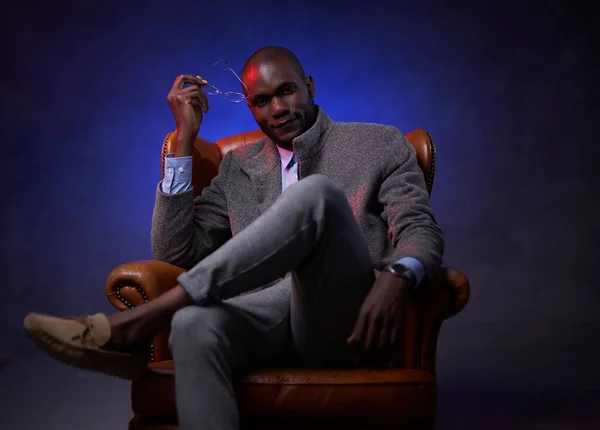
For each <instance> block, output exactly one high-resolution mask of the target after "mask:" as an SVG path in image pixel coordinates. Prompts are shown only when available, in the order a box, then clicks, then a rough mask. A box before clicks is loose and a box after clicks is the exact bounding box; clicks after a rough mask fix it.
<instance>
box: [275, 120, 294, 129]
mask: <svg viewBox="0 0 600 430" xmlns="http://www.w3.org/2000/svg"><path fill="white" fill-rule="evenodd" d="M294 121H296V118H290V119H288V120H285V121H280V122H278V123H276V124H272V125H271V128H274V129H278V128H283V127H286V126H288V125H290V124H292V123H293V122H294Z"/></svg>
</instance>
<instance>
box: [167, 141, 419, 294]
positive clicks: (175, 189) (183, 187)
mask: <svg viewBox="0 0 600 430" xmlns="http://www.w3.org/2000/svg"><path fill="white" fill-rule="evenodd" d="M277 149H278V151H279V156H280V157H281V191H282V192H283V191H285V189H286V188H287V187H289V186H290V185H292V184H294V183H296V182H298V163H297V162H296V155H295V154H294V153H293V152H292V151H289V150H287V149H284V148H280V147H279V146H278V147H277ZM173 155H174V154H167V157H166V159H165V178H164V179H163V181H162V183H161V188H162V191H163V193H166V194H175V193H180V192H183V191H187V190H189V189H190V188H191V187H192V157H191V156H189V157H177V158H175V157H174V156H173ZM398 263H400V264H403V265H404V266H406V267H408V268H409V269H410V270H412V272H413V273H414V274H415V278H416V280H417V285H419V284H420V283H421V281H422V280H423V278H424V277H425V266H423V263H421V262H420V261H419V260H417V259H416V258H414V257H402V258H400V259H399V260H398Z"/></svg>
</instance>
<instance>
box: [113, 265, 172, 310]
mask: <svg viewBox="0 0 600 430" xmlns="http://www.w3.org/2000/svg"><path fill="white" fill-rule="evenodd" d="M183 272H184V269H182V268H181V267H177V266H173V265H172V264H169V263H165V262H164V261H159V260H146V261H134V262H131V263H126V264H123V265H121V266H119V267H117V268H116V269H114V270H113V271H112V272H111V273H110V274H109V275H108V279H107V280H106V287H105V291H106V297H108V301H109V302H110V303H111V304H112V305H113V306H114V307H116V308H117V309H119V310H121V311H125V310H127V309H131V308H133V307H135V306H139V305H141V304H143V303H146V302H148V301H150V300H154V299H156V298H157V297H158V296H160V295H161V294H163V293H165V292H166V291H168V290H170V289H171V288H173V287H174V286H175V285H177V276H179V275H180V274H181V273H183Z"/></svg>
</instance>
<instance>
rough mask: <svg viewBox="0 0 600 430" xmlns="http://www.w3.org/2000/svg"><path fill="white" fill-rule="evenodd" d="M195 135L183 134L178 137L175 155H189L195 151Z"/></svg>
mask: <svg viewBox="0 0 600 430" xmlns="http://www.w3.org/2000/svg"><path fill="white" fill-rule="evenodd" d="M195 141H196V138H195V137H187V136H181V137H179V136H178V137H177V146H176V147H175V154H174V156H175V157H189V156H190V155H192V154H193V153H194V143H195Z"/></svg>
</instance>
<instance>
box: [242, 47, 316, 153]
mask: <svg viewBox="0 0 600 430" xmlns="http://www.w3.org/2000/svg"><path fill="white" fill-rule="evenodd" d="M242 79H243V80H244V83H245V84H246V86H247V96H248V107H249V108H250V111H251V112H252V115H253V116H254V119H255V120H256V123H257V124H258V126H259V127H260V128H261V129H262V131H263V133H265V134H266V135H267V136H268V137H270V138H271V139H272V140H273V141H274V142H275V143H280V144H284V145H285V144H287V145H286V146H289V144H290V143H291V142H292V139H294V138H295V137H297V136H299V135H301V134H302V133H304V132H305V131H306V130H308V129H309V128H310V127H311V126H312V124H313V123H314V120H315V115H316V113H315V107H314V104H313V101H312V98H313V97H314V85H313V81H312V78H311V77H309V76H308V77H306V80H305V78H304V77H303V76H300V74H299V73H298V72H297V71H296V70H295V69H294V68H293V67H292V65H291V64H290V63H289V62H288V60H286V59H284V58H282V59H278V60H273V61H270V62H266V63H260V64H255V65H251V66H250V67H249V68H248V69H247V71H246V73H245V75H244V76H243V78H242Z"/></svg>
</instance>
